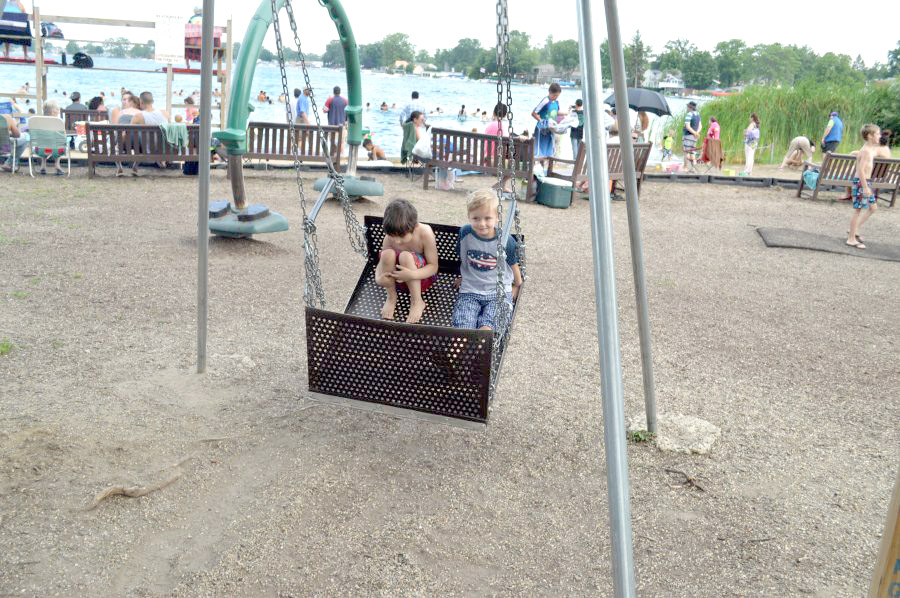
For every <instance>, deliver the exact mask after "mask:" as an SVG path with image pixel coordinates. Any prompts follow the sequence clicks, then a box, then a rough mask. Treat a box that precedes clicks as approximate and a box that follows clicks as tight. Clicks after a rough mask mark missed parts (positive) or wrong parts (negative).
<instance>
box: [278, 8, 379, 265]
mask: <svg viewBox="0 0 900 598" xmlns="http://www.w3.org/2000/svg"><path fill="white" fill-rule="evenodd" d="M319 3H320V4H322V6H325V4H323V3H322V0H320V2H319ZM284 8H285V10H286V11H287V14H288V23H289V24H290V26H291V31H292V32H293V34H294V44H295V45H296V46H297V54H299V55H300V67H301V68H302V69H303V81H304V83H305V85H306V89H308V90H309V103H310V111H311V112H312V113H313V115H314V116H315V118H316V132H317V134H318V137H319V143H320V144H321V146H322V153H323V154H324V155H325V164H326V166H327V167H328V177H329V178H331V179H332V180H333V181H334V194H335V195H336V196H337V198H338V200H339V201H340V202H341V208H342V209H343V211H344V225H345V226H346V228H347V236H348V237H349V239H350V246H351V247H352V248H353V251H355V252H356V253H358V254H360V255H362V256H363V257H366V256H368V249H367V245H366V228H365V227H364V226H363V225H361V224H360V223H359V219H358V218H357V217H356V213H355V212H354V211H353V205H352V204H351V203H350V197H349V196H348V195H347V190H346V189H345V188H344V177H343V176H341V174H340V173H338V171H337V170H336V169H335V167H334V162H333V161H332V159H331V151H329V150H330V148H329V147H328V142H327V140H326V138H325V134H324V132H323V131H322V121H321V118H320V117H319V109H318V106H316V96H315V94H314V93H313V88H312V83H310V80H309V70H308V69H307V68H306V56H305V55H304V53H303V47H302V44H301V43H300V33H299V32H298V31H297V21H296V20H295V19H294V8H293V6H292V5H291V0H284ZM274 21H275V22H276V23H277V22H278V19H277V17H276V18H275V19H274ZM277 42H278V43H279V44H280V43H281V39H280V37H279V38H278V39H277ZM280 48H281V46H280V45H279V54H278V57H279V63H280V64H281V66H282V69H283V68H284V66H283V65H284V53H283V52H282V51H281V50H280ZM285 85H286V82H285ZM284 90H285V91H284V93H285V98H289V97H290V96H289V95H288V94H287V87H285V88H284ZM297 164H298V163H295V166H296V165H297ZM297 173H298V174H297V176H298V177H299V176H300V175H299V170H298V171H297Z"/></svg>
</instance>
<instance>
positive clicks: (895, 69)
mask: <svg viewBox="0 0 900 598" xmlns="http://www.w3.org/2000/svg"><path fill="white" fill-rule="evenodd" d="M508 52H509V60H510V65H511V66H512V71H513V72H514V73H515V74H516V77H517V78H519V79H524V80H528V79H530V78H531V77H532V76H533V73H534V69H535V68H536V67H537V66H538V65H540V64H551V65H553V66H554V67H555V69H556V71H557V73H558V74H559V75H560V76H564V77H569V76H571V75H572V74H573V73H574V72H575V71H576V70H577V69H578V66H579V60H580V59H579V53H578V42H577V41H575V40H573V39H565V40H559V41H555V40H554V39H553V36H547V38H545V40H544V42H543V45H541V46H537V45H536V44H532V41H531V36H530V35H528V34H527V33H524V32H521V31H515V30H514V31H511V32H510V34H509V47H508ZM624 53H625V71H626V76H627V78H628V81H629V85H633V86H636V87H639V86H640V85H641V83H642V81H643V78H644V74H645V73H646V71H647V70H649V69H656V70H659V71H661V72H662V73H664V74H673V75H677V76H679V77H681V78H682V79H683V80H684V82H685V86H686V87H689V88H694V89H706V88H709V87H711V86H714V85H719V86H721V87H724V88H727V87H733V86H736V85H747V84H754V83H755V84H768V85H794V84H796V83H799V82H800V81H803V80H806V79H814V80H816V81H819V82H820V83H837V84H852V83H862V82H864V81H868V80H873V79H886V78H890V77H896V76H898V75H900V41H898V42H897V47H896V48H895V49H893V50H891V51H889V52H888V53H887V59H886V61H885V62H883V63H882V62H877V63H875V64H873V65H870V66H867V65H866V64H865V62H864V61H863V59H862V57H861V56H857V57H856V58H855V59H854V58H851V57H850V56H848V55H846V54H835V53H833V52H827V53H825V54H823V55H819V54H816V53H815V52H814V51H813V50H812V49H810V48H809V47H808V46H796V45H793V44H791V45H783V44H778V43H776V44H757V45H754V46H750V45H747V43H746V42H744V41H743V40H739V39H732V40H728V41H722V42H719V43H718V44H716V46H715V48H714V49H713V50H712V51H707V50H700V49H699V48H697V46H696V45H695V44H693V43H692V42H690V41H689V40H686V39H681V38H679V39H675V40H670V41H668V42H666V43H665V44H664V45H663V47H662V49H661V50H659V51H658V52H654V51H653V48H651V47H650V46H649V45H648V44H646V43H645V42H644V41H643V39H642V38H641V34H640V31H638V32H637V33H635V35H634V37H633V38H632V39H631V41H630V43H628V44H627V45H626V46H625V47H624ZM359 59H360V64H361V65H362V67H363V68H372V69H374V68H393V67H394V65H395V64H396V62H397V61H398V60H401V61H404V62H407V63H408V64H409V66H408V67H407V70H409V71H411V70H412V68H413V65H415V64H419V65H422V66H423V67H425V68H428V65H434V67H435V69H436V70H444V71H450V70H452V71H456V72H461V73H465V74H466V75H468V76H469V77H470V78H473V79H479V78H482V77H486V76H490V75H491V74H493V73H495V72H496V71H497V57H496V49H495V48H493V47H489V48H485V47H483V46H482V45H481V42H480V41H478V40H477V39H474V38H463V39H461V40H459V42H458V43H457V44H456V46H455V47H453V48H448V49H441V50H437V51H436V52H435V53H434V54H433V55H432V54H429V52H428V51H427V50H418V51H417V50H416V48H415V46H414V45H413V44H412V43H411V42H410V41H409V36H408V35H406V34H405V33H392V34H390V35H388V36H386V37H385V38H384V39H382V40H381V41H378V42H374V43H371V44H362V45H360V46H359ZM600 59H601V68H602V72H603V77H604V83H605V84H608V83H609V82H610V79H611V73H612V71H611V68H610V55H609V44H608V42H607V41H604V42H603V43H602V44H601V46H600ZM322 61H323V63H324V65H325V66H329V67H341V66H343V64H344V54H343V50H342V48H341V44H340V42H339V41H337V40H334V41H332V42H330V43H329V44H328V45H327V46H326V48H325V53H324V54H323V55H322Z"/></svg>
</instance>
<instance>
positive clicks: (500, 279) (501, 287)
mask: <svg viewBox="0 0 900 598" xmlns="http://www.w3.org/2000/svg"><path fill="white" fill-rule="evenodd" d="M504 84H505V87H506V97H504V93H503V91H504V89H503V88H504ZM504 100H505V102H504ZM501 105H505V106H506V110H507V112H506V116H507V119H508V125H507V138H506V140H505V141H504V139H503V120H502V118H503V117H502V116H501V117H500V119H501V120H500V121H499V122H498V123H497V124H498V127H497V143H496V148H497V150H496V155H495V163H496V165H497V312H496V314H497V319H496V321H497V327H496V329H495V330H494V343H493V350H492V351H491V388H490V394H491V398H493V397H494V393H495V390H496V386H497V381H498V380H499V378H500V356H501V355H502V352H503V344H504V342H505V340H506V331H507V328H508V324H509V320H510V315H511V313H510V306H509V304H508V303H507V302H506V285H505V284H504V275H505V273H506V246H505V244H504V243H503V235H502V232H503V195H504V192H503V187H504V183H505V182H506V178H507V176H508V177H509V180H510V181H511V184H512V195H513V198H515V197H516V187H517V181H516V178H515V166H516V143H515V139H514V137H513V131H512V118H513V113H512V69H511V66H510V64H509V15H508V12H507V0H497V108H499V107H500V106H501ZM498 116H499V115H498ZM505 165H507V166H508V167H509V175H506V176H505V169H504V166H505ZM512 204H513V202H512V201H510V206H512ZM516 212H517V210H516ZM507 217H509V218H512V217H513V216H512V215H507ZM515 218H516V221H517V222H518V215H516V216H515ZM520 259H521V258H520Z"/></svg>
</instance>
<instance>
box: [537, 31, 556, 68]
mask: <svg viewBox="0 0 900 598" xmlns="http://www.w3.org/2000/svg"><path fill="white" fill-rule="evenodd" d="M538 60H539V61H540V63H541V64H549V63H550V61H551V60H553V36H552V35H548V36H547V37H546V38H544V47H543V48H541V49H540V54H539V55H538Z"/></svg>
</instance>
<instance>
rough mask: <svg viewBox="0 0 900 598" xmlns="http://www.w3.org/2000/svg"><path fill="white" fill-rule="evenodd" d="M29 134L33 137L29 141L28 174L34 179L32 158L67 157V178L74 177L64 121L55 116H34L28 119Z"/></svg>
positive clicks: (58, 158) (59, 158)
mask: <svg viewBox="0 0 900 598" xmlns="http://www.w3.org/2000/svg"><path fill="white" fill-rule="evenodd" d="M28 132H29V134H30V135H31V139H30V140H29V141H28V149H29V152H28V174H30V175H31V177H32V178H34V170H33V168H32V166H31V158H32V157H34V158H38V157H43V156H46V157H48V158H50V157H56V159H57V160H62V158H63V156H65V157H66V161H67V163H68V172H67V173H66V176H67V177H68V176H72V158H71V156H70V155H69V146H68V144H67V143H66V127H65V124H64V123H63V121H62V119H61V118H57V117H55V116H32V117H31V118H29V119H28Z"/></svg>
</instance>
